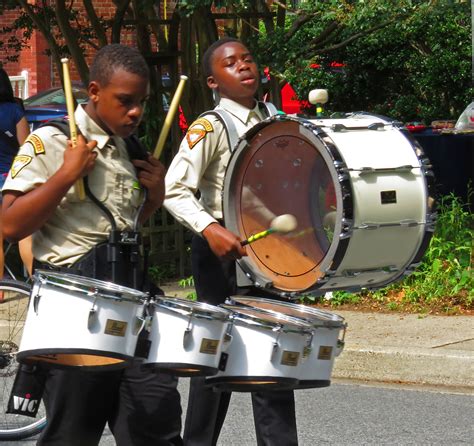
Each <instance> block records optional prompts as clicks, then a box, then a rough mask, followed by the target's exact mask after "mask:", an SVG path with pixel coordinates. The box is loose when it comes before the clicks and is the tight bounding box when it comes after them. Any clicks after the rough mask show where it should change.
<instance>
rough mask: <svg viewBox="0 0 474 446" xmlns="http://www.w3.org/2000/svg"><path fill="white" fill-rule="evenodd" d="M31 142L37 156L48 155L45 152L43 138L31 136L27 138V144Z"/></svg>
mask: <svg viewBox="0 0 474 446" xmlns="http://www.w3.org/2000/svg"><path fill="white" fill-rule="evenodd" d="M27 142H29V143H30V144H31V145H32V146H33V150H34V151H35V155H42V154H44V153H46V151H45V150H44V144H43V141H42V140H41V138H40V137H39V136H38V135H35V134H31V135H29V136H28V138H26V141H25V144H26V143H27Z"/></svg>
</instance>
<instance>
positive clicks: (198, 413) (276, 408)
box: [184, 236, 298, 446]
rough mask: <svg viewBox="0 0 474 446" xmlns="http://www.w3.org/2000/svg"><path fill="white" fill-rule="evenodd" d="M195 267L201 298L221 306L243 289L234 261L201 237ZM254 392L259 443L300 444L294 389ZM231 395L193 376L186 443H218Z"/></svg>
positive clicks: (197, 241)
mask: <svg viewBox="0 0 474 446" xmlns="http://www.w3.org/2000/svg"><path fill="white" fill-rule="evenodd" d="M192 268H193V276H194V284H195V287H196V293H197V296H198V300H199V301H202V302H207V303H209V304H212V305H219V304H221V303H223V302H224V301H225V299H226V297H228V296H231V295H234V294H239V293H240V294H242V292H243V290H238V289H237V284H236V278H235V262H233V261H222V260H220V259H218V258H217V257H216V256H215V255H214V254H213V253H212V251H211V249H210V248H209V245H208V244H207V242H206V241H205V240H204V239H202V238H201V237H198V236H195V237H193V241H192ZM246 291H247V290H246ZM248 291H249V292H250V294H251V295H252V296H262V297H269V296H268V295H266V294H264V293H262V292H261V291H260V290H258V289H254V288H252V289H250V290H248ZM248 291H247V292H248ZM251 395H252V406H253V415H254V422H255V431H256V436H257V444H258V445H259V446H282V445H284V446H292V445H297V444H298V437H297V431H296V418H295V401H294V394H293V391H292V390H286V391H266V392H253V393H252V394H251ZM230 397H231V393H230V392H214V391H213V390H212V389H209V388H207V387H205V386H204V378H201V377H199V378H191V385H190V392H189V401H188V410H187V413H186V422H185V427H184V443H185V445H186V446H198V445H200V446H210V445H215V444H216V443H217V439H218V437H219V434H220V431H221V428H222V425H223V424H224V420H225V416H226V414H227V409H228V407H229V402H230Z"/></svg>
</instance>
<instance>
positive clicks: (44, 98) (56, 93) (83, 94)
mask: <svg viewBox="0 0 474 446" xmlns="http://www.w3.org/2000/svg"><path fill="white" fill-rule="evenodd" d="M72 93H73V95H74V97H75V98H76V100H77V102H78V103H79V104H81V103H83V102H87V100H88V99H89V97H88V95H87V91H86V90H84V89H83V88H78V87H73V88H72ZM24 104H25V106H28V107H37V106H40V105H50V104H52V105H53V104H54V105H65V104H66V98H65V96H64V92H63V90H62V89H59V88H55V89H52V90H46V91H42V92H41V93H38V94H35V95H34V96H31V97H29V98H27V99H25V101H24Z"/></svg>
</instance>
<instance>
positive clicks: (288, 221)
mask: <svg viewBox="0 0 474 446" xmlns="http://www.w3.org/2000/svg"><path fill="white" fill-rule="evenodd" d="M296 226H298V222H297V221H296V217H295V216H294V215H291V214H283V215H279V216H278V217H275V218H274V219H273V220H272V221H271V223H270V228H268V229H267V230H266V231H262V232H259V233H258V234H255V235H252V236H250V237H249V238H248V239H247V240H244V241H243V242H240V244H241V245H242V246H245V245H248V244H249V243H253V242H256V241H257V240H260V239H261V238H263V237H266V236H267V235H270V234H273V233H274V232H279V233H282V234H286V233H287V232H291V231H294V230H295V229H296Z"/></svg>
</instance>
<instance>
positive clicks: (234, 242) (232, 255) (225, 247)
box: [202, 223, 247, 259]
mask: <svg viewBox="0 0 474 446" xmlns="http://www.w3.org/2000/svg"><path fill="white" fill-rule="evenodd" d="M202 235H203V236H204V238H205V239H206V240H207V242H208V243H209V246H210V248H211V250H212V252H213V253H214V254H215V255H216V256H217V257H221V258H224V259H240V258H241V257H242V256H246V255H247V253H246V252H245V248H244V247H243V246H242V245H241V244H240V242H241V240H240V238H239V237H237V236H236V235H235V234H234V233H233V232H230V231H228V230H227V229H226V228H224V227H223V226H221V225H220V224H219V223H211V224H210V225H209V226H207V227H206V228H205V229H204V231H202Z"/></svg>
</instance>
